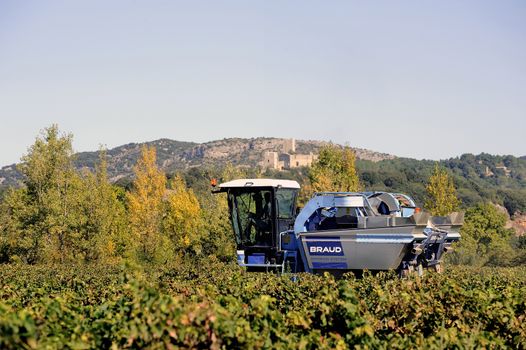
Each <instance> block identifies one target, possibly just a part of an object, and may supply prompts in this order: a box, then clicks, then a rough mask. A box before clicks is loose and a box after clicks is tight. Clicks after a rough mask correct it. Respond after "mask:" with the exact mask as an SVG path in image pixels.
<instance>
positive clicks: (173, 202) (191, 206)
mask: <svg viewBox="0 0 526 350" xmlns="http://www.w3.org/2000/svg"><path fill="white" fill-rule="evenodd" d="M170 187H171V189H170V191H169V192H168V196H167V200H166V209H165V216H164V218H163V232H164V234H166V235H167V236H168V237H169V238H170V240H171V241H172V243H173V244H174V247H175V249H176V250H177V252H178V253H179V254H181V253H183V254H184V253H185V252H188V251H189V250H190V249H192V250H193V251H194V252H195V253H198V254H199V253H201V238H202V236H203V224H202V221H201V207H200V206H199V201H198V200H197V197H196V196H195V194H194V192H193V191H192V190H191V189H187V188H186V184H185V182H184V180H183V178H182V177H180V176H176V177H175V178H174V179H173V180H172V181H171V186H170Z"/></svg>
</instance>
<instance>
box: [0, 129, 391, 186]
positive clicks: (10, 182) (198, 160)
mask: <svg viewBox="0 0 526 350" xmlns="http://www.w3.org/2000/svg"><path fill="white" fill-rule="evenodd" d="M285 140H286V139H281V138H263V137H260V138H251V139H243V138H227V139H222V140H216V141H210V142H205V143H194V142H181V141H175V140H170V139H160V140H156V141H151V142H146V143H129V144H126V145H122V146H119V147H115V148H112V149H109V150H108V151H107V155H108V174H109V176H110V180H111V181H112V182H117V181H126V180H127V179H129V178H131V176H132V174H133V166H134V164H135V163H136V161H137V159H138V157H139V154H140V150H141V147H142V146H143V145H148V146H154V147H155V148H156V150H157V161H158V165H159V166H160V167H161V168H162V169H163V170H164V171H166V172H168V173H171V172H174V171H178V170H185V169H188V168H191V167H196V166H223V165H224V164H226V163H227V162H230V163H232V164H233V165H235V166H241V167H255V166H257V164H258V163H259V162H260V161H261V160H262V158H263V153H264V152H265V151H281V148H282V145H283V143H284V141H285ZM325 144H327V142H323V141H307V140H297V141H296V153H299V154H303V153H306V154H308V153H310V152H312V153H314V154H317V153H318V152H319V149H320V148H321V147H322V146H323V145H325ZM354 150H355V152H356V155H357V158H358V159H363V160H371V161H381V160H384V159H393V158H394V156H392V155H388V154H384V153H378V152H374V151H370V150H366V149H361V148H354ZM98 158H99V152H97V151H95V152H80V153H77V154H76V159H75V165H76V166H77V168H79V169H82V168H88V169H94V167H95V164H96V162H97V161H98ZM21 180H22V177H21V175H20V173H19V172H18V171H17V169H16V165H15V164H12V165H9V166H5V167H3V168H1V169H0V186H3V187H7V186H16V185H18V184H19V183H20V181H21Z"/></svg>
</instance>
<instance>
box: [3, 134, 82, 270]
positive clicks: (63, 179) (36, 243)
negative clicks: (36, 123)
mask: <svg viewBox="0 0 526 350" xmlns="http://www.w3.org/2000/svg"><path fill="white" fill-rule="evenodd" d="M71 142H72V135H71V134H62V135H61V134H60V133H59V130H58V126H56V125H52V126H51V127H49V128H47V129H44V131H43V132H42V133H41V136H40V137H37V139H36V141H35V143H34V144H33V145H32V146H31V147H30V148H29V151H28V153H27V155H25V156H23V157H22V163H21V165H20V166H19V170H20V171H21V173H22V174H23V175H24V184H25V188H24V189H22V190H19V191H14V192H12V193H11V195H12V197H11V198H10V202H11V204H12V207H11V208H10V209H11V210H12V212H13V214H14V216H13V219H14V222H13V223H12V224H13V225H12V228H16V229H15V230H14V231H12V233H13V234H15V237H16V239H15V240H18V239H19V240H20V242H21V244H19V245H18V243H17V245H18V247H17V248H16V249H15V250H16V251H17V252H19V253H21V254H22V255H21V256H19V257H20V258H21V259H23V260H25V261H27V262H38V261H42V260H50V261H62V262H63V261H65V260H66V259H69V258H73V255H74V253H73V251H74V250H75V244H76V242H77V239H78V232H79V230H78V229H79V227H80V226H81V225H82V224H83V219H84V218H83V216H82V211H81V210H80V205H79V203H80V198H79V197H80V195H81V192H80V187H81V179H80V177H79V176H78V173H77V172H76V171H75V168H74V166H73V160H72V158H73V148H72V144H71Z"/></svg>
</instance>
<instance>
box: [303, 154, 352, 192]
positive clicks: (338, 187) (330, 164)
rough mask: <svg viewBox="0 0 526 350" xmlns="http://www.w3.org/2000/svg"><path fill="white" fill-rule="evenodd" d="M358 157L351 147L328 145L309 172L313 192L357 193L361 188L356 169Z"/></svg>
mask: <svg viewBox="0 0 526 350" xmlns="http://www.w3.org/2000/svg"><path fill="white" fill-rule="evenodd" d="M355 161H356V156H355V154H354V152H353V151H352V150H351V149H350V148H349V147H344V148H340V147H338V146H335V145H328V146H325V147H323V148H322V149H321V150H320V155H319V158H318V160H317V161H316V162H314V164H313V165H312V167H311V168H310V170H309V180H310V183H311V186H312V191H314V192H322V191H326V192H327V191H328V192H330V191H343V192H355V191H359V190H360V188H361V185H360V181H359V178H358V175H357V174H356V167H355Z"/></svg>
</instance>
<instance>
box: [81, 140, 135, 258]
mask: <svg viewBox="0 0 526 350" xmlns="http://www.w3.org/2000/svg"><path fill="white" fill-rule="evenodd" d="M107 167H108V166H107V161H106V151H105V150H101V151H100V152H99V163H98V164H97V165H96V166H95V172H91V171H89V172H87V173H86V174H85V176H84V179H83V180H84V187H83V193H84V201H83V209H84V213H85V215H86V223H85V225H84V227H83V230H82V242H81V247H80V248H81V250H82V253H83V256H84V259H85V260H86V261H96V260H98V261H102V260H104V261H110V260H114V259H115V258H118V257H122V256H123V255H124V253H125V250H126V248H127V245H128V243H129V242H128V240H127V237H125V232H126V224H127V223H126V212H125V208H124V205H123V203H122V202H121V201H119V199H118V196H117V190H116V188H115V187H114V186H112V185H111V184H110V182H109V179H108V171H107Z"/></svg>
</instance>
